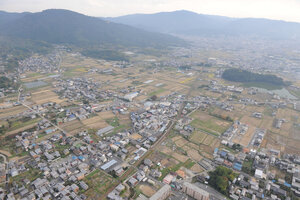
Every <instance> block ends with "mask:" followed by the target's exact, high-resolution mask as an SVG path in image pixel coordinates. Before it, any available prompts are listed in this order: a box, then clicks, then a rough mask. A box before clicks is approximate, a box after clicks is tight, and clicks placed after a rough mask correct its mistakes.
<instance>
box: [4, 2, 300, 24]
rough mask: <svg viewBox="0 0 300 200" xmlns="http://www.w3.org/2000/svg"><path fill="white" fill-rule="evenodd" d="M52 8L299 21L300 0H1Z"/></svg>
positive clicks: (10, 5)
mask: <svg viewBox="0 0 300 200" xmlns="http://www.w3.org/2000/svg"><path fill="white" fill-rule="evenodd" d="M49 8H63V9H69V10H73V11H77V12H80V13H84V14H87V15H90V16H103V17H108V16H120V15H125V14H133V13H154V12H161V11H174V10H182V9H185V10H190V11H194V12H197V13H203V14H215V15H223V16H230V17H258V18H270V19H282V20H287V21H297V22H300V0H0V10H5V11H11V12H23V11H30V12H37V11H41V10H45V9H49Z"/></svg>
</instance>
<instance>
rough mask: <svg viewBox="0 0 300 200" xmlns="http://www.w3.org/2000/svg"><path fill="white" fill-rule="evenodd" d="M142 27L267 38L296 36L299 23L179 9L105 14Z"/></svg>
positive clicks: (162, 30)
mask: <svg viewBox="0 0 300 200" xmlns="http://www.w3.org/2000/svg"><path fill="white" fill-rule="evenodd" d="M106 19H107V20H110V21H112V22H116V23H123V24H127V25H130V26H134V27H138V28H142V29H144V30H151V31H157V32H161V33H172V34H183V35H193V36H197V35H198V36H207V35H210V36H211V35H213V36H218V35H228V36H255V37H261V38H267V39H300V23H295V22H285V21H279V20H269V19H258V18H230V17H222V16H215V15H203V14H197V13H194V12H190V11H186V10H180V11H174V12H161V13H155V14H133V15H125V16H121V17H115V18H106Z"/></svg>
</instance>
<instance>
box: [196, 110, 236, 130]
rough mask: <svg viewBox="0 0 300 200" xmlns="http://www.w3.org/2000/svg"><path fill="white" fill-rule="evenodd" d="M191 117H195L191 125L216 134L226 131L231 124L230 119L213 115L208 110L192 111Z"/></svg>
mask: <svg viewBox="0 0 300 200" xmlns="http://www.w3.org/2000/svg"><path fill="white" fill-rule="evenodd" d="M191 117H192V118H193V121H192V123H191V125H192V126H193V127H194V128H196V129H197V130H200V131H203V132H206V133H209V134H212V135H215V136H219V135H221V134H222V133H224V132H225V131H226V130H227V129H228V128H229V126H230V125H231V123H230V122H228V121H225V120H223V119H219V118H217V117H214V116H211V115H209V114H208V113H207V112H204V111H200V110H198V111H196V112H194V113H192V115H191Z"/></svg>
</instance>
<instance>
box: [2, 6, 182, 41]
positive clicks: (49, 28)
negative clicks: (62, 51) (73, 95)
mask: <svg viewBox="0 0 300 200" xmlns="http://www.w3.org/2000/svg"><path fill="white" fill-rule="evenodd" d="M0 36H6V37H15V38H23V39H30V40H36V41H44V42H48V43H54V44H72V45H78V46H89V45H93V46H99V45H114V46H118V45H120V46H121V45H123V46H132V47H164V46H169V45H170V46H172V45H181V44H183V43H184V42H183V40H181V39H179V38H176V37H174V36H171V35H166V34H161V33H154V32H150V31H145V30H141V29H138V28H135V27H131V26H128V25H124V24H118V23H114V22H110V21H107V20H102V19H99V18H97V17H90V16H86V15H83V14H80V13H76V12H73V11H69V10H61V9H50V10H45V11H42V12H37V13H7V12H3V11H1V12H0Z"/></svg>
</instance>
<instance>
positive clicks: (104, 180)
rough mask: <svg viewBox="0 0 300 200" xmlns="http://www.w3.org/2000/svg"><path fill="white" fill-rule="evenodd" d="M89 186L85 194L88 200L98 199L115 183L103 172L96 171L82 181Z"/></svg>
mask: <svg viewBox="0 0 300 200" xmlns="http://www.w3.org/2000/svg"><path fill="white" fill-rule="evenodd" d="M83 181H84V182H86V183H87V184H88V186H89V189H88V190H87V191H86V192H85V193H86V195H87V196H88V197H89V198H90V199H99V198H100V197H101V195H103V194H104V193H105V192H107V190H108V189H109V188H110V187H111V186H112V185H114V184H115V183H116V180H115V179H114V178H113V177H112V176H110V175H108V174H106V173H105V172H103V171H101V170H99V169H96V170H95V171H93V172H92V173H90V174H89V175H87V176H86V177H85V178H84V179H83Z"/></svg>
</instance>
